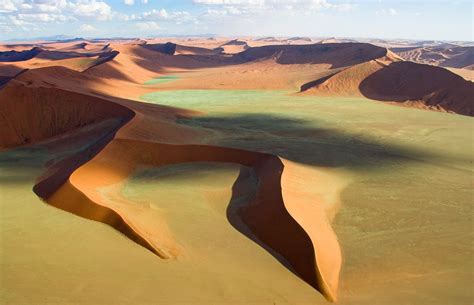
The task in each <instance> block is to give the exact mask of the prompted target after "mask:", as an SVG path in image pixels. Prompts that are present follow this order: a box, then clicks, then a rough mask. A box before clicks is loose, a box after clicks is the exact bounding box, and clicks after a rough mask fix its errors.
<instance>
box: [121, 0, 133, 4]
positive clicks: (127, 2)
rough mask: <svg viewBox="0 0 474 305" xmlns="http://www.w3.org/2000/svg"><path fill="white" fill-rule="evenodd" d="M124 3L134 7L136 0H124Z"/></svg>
mask: <svg viewBox="0 0 474 305" xmlns="http://www.w3.org/2000/svg"><path fill="white" fill-rule="evenodd" d="M123 3H124V4H126V5H133V4H135V1H134V0H123Z"/></svg>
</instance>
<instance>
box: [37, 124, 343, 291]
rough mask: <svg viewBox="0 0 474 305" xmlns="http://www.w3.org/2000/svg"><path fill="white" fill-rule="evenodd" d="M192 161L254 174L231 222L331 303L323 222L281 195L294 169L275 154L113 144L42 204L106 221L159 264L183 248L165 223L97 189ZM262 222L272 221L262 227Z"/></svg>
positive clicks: (335, 271)
mask: <svg viewBox="0 0 474 305" xmlns="http://www.w3.org/2000/svg"><path fill="white" fill-rule="evenodd" d="M132 124H133V121H132ZM119 137H120V135H119ZM199 161H214V162H230V163H239V164H242V165H245V166H249V167H251V168H253V169H254V171H255V173H256V176H257V177H258V179H259V181H260V182H259V188H258V192H257V197H256V198H255V200H254V202H253V203H249V204H248V205H246V206H245V207H242V209H241V210H239V211H238V213H239V215H238V217H240V218H241V219H242V221H243V222H244V223H245V224H246V225H247V226H248V228H249V229H250V230H251V231H252V232H253V233H254V234H255V235H256V236H257V237H258V238H259V239H260V240H261V241H262V242H263V243H264V244H265V245H267V246H269V247H270V248H271V249H272V250H273V251H276V252H277V253H278V254H279V255H281V256H282V257H283V258H285V259H286V260H287V261H288V262H289V263H290V265H291V267H292V268H294V270H295V272H296V273H297V274H298V275H299V276H301V277H302V278H303V279H304V280H305V281H307V282H308V283H309V284H310V285H312V286H313V287H315V288H317V289H318V290H320V291H321V292H322V293H323V294H324V295H325V296H326V297H327V298H328V299H329V300H335V299H336V294H337V284H338V280H339V270H340V266H341V253H340V248H339V244H338V242H337V238H336V237H335V235H334V233H333V231H332V230H331V229H330V226H329V225H328V224H327V223H328V220H327V216H326V214H325V208H324V206H323V203H322V202H321V203H318V205H315V204H314V199H312V200H307V201H303V200H301V196H298V195H296V194H297V193H299V192H298V191H297V190H295V188H294V187H291V188H289V189H291V190H292V191H289V190H287V188H286V185H291V181H293V180H294V177H293V176H294V175H295V173H298V171H299V168H298V167H297V166H294V165H293V163H291V162H289V161H286V160H283V159H280V158H278V157H276V156H272V155H269V154H264V153H257V152H251V151H244V150H239V149H230V148H223V147H215V146H201V145H167V144H159V143H152V142H140V141H135V140H120V139H116V140H113V141H112V142H111V143H110V144H109V145H107V146H106V148H105V149H104V150H102V151H101V152H100V153H99V154H98V155H97V156H96V157H95V158H94V159H93V160H92V161H90V162H88V163H87V164H85V165H83V166H82V167H81V168H79V169H78V170H76V171H75V172H74V173H73V174H72V175H71V177H70V178H69V181H68V182H67V183H66V184H64V185H63V186H62V187H61V188H60V189H59V190H58V191H57V192H55V193H54V194H53V195H52V196H51V197H49V198H47V201H48V202H49V203H51V204H52V205H54V206H56V207H58V208H61V209H64V210H66V211H69V212H72V213H75V214H77V215H80V216H82V217H86V218H89V219H93V220H97V221H101V222H104V223H107V224H109V225H111V226H113V227H114V228H116V229H117V230H119V231H121V232H122V233H124V234H125V235H127V236H128V237H129V238H130V239H132V240H134V241H136V242H137V243H139V244H141V245H142V246H144V247H146V248H148V249H150V250H151V251H152V252H154V253H156V254H158V255H159V256H160V257H162V258H174V257H177V256H179V255H180V251H181V250H180V249H181V248H182V247H185V246H186V245H181V244H180V243H179V241H178V240H175V238H174V237H173V236H172V232H170V231H169V229H168V228H167V226H166V221H165V219H161V221H160V222H158V223H157V222H156V221H153V219H154V218H153V216H154V215H152V214H153V213H148V212H147V214H143V211H141V210H140V209H137V208H136V207H135V206H133V205H130V204H127V202H126V201H124V199H117V200H114V201H110V200H106V199H105V198H104V196H103V195H101V194H103V191H101V189H105V188H107V187H113V191H114V192H117V191H115V190H117V189H118V188H119V187H120V182H122V181H123V180H124V179H125V178H126V177H127V176H129V175H130V174H131V173H132V172H133V171H134V170H135V169H136V167H137V166H162V165H167V164H176V163H183V162H199ZM287 168H288V171H287ZM296 175H297V174H296ZM300 187H301V186H298V187H297V188H300ZM275 190H281V191H275ZM40 195H41V194H40ZM277 203H278V204H277ZM303 203H304V204H303ZM308 215H311V218H310V219H309V218H307V216H308ZM269 218H270V219H272V222H268V221H267V220H268V219H269ZM310 220H311V221H310Z"/></svg>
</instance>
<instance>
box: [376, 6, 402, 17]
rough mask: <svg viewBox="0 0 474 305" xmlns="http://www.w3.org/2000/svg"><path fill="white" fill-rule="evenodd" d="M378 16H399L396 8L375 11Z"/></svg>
mask: <svg viewBox="0 0 474 305" xmlns="http://www.w3.org/2000/svg"><path fill="white" fill-rule="evenodd" d="M375 14H377V15H390V16H398V12H397V11H396V10H395V9H394V8H389V9H387V10H386V9H381V10H379V11H375Z"/></svg>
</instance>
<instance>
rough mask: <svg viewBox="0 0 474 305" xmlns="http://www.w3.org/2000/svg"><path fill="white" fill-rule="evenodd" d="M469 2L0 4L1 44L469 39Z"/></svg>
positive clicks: (90, 0)
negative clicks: (199, 38) (48, 39)
mask: <svg viewBox="0 0 474 305" xmlns="http://www.w3.org/2000/svg"><path fill="white" fill-rule="evenodd" d="M473 14H474V0H468V1H466V0H458V1H446V0H431V1H426V0H425V1H421V0H410V1H407V0H398V1H393V0H366V1H355V0H354V1H352V0H0V40H9V39H29V38H35V37H44V36H53V35H66V36H70V37H85V38H96V37H142V38H145V37H153V36H167V35H168V36H171V35H190V36H191V35H206V34H213V35H218V36H279V37H283V36H310V37H353V38H404V39H417V40H454V41H456V40H463V41H473V28H474V22H473Z"/></svg>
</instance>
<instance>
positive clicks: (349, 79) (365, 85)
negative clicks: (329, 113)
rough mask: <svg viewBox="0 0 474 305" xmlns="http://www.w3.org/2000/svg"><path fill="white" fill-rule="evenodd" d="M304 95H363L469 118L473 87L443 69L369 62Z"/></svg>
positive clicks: (324, 81) (305, 88)
mask: <svg viewBox="0 0 474 305" xmlns="http://www.w3.org/2000/svg"><path fill="white" fill-rule="evenodd" d="M301 89H302V91H305V92H306V93H307V94H321V95H341V96H354V95H359V96H366V97H368V98H371V99H375V100H381V101H395V102H404V103H409V104H410V105H412V106H415V107H427V108H430V109H435V110H441V111H450V112H455V113H459V114H464V115H470V116H472V115H473V114H474V112H473V100H472V96H474V84H473V83H472V82H470V81H466V80H464V79H463V78H462V77H460V76H457V75H456V74H454V73H451V72H450V71H448V70H445V69H443V68H437V67H433V66H428V65H420V64H415V63H411V62H403V61H394V62H383V61H378V60H375V61H370V62H367V63H363V64H359V65H356V66H353V67H350V68H348V69H346V70H343V71H342V72H339V73H336V74H334V75H332V76H330V77H328V78H324V79H320V80H316V81H313V82H311V83H308V84H305V85H303V86H302V88H301Z"/></svg>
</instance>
